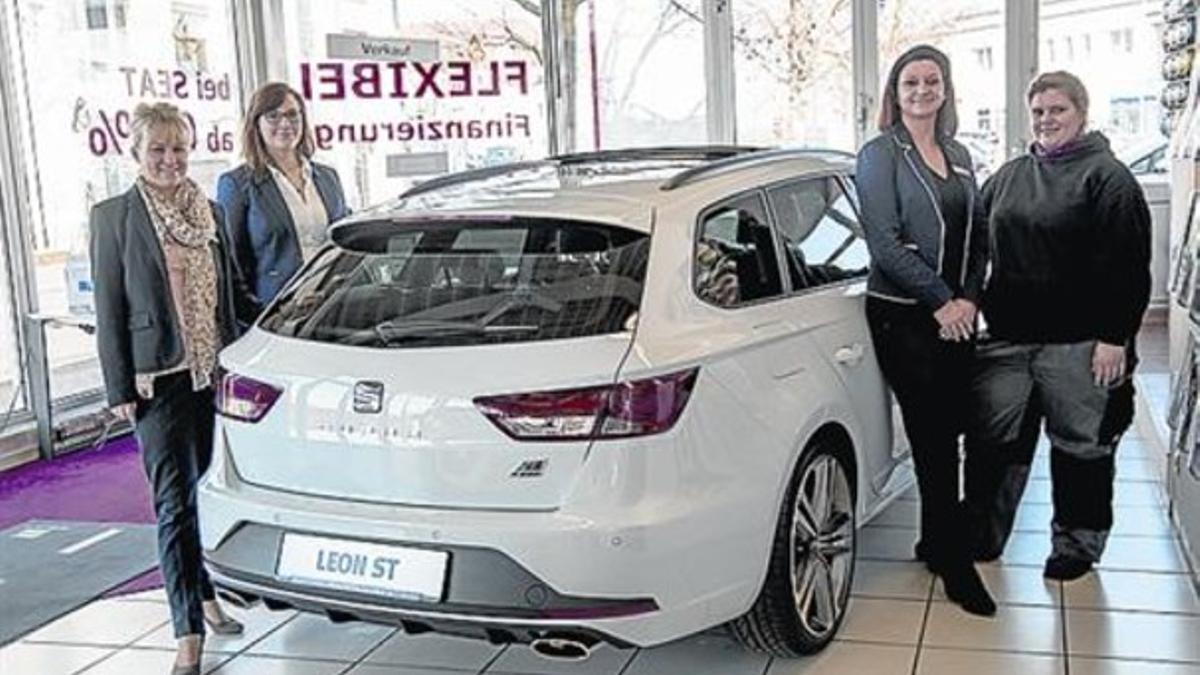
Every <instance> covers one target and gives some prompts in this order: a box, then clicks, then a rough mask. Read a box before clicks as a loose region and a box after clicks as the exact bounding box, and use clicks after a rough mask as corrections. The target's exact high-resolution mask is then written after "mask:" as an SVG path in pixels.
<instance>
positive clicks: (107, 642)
mask: <svg viewBox="0 0 1200 675" xmlns="http://www.w3.org/2000/svg"><path fill="white" fill-rule="evenodd" d="M170 618H171V616H170V610H169V609H168V608H167V606H166V605H160V604H158V603H154V602H122V601H120V600H100V601H97V602H93V603H92V604H90V605H87V606H85V607H83V608H81V609H78V610H75V611H74V612H73V613H71V614H68V615H67V616H65V617H63V618H61V619H58V620H57V621H54V622H52V623H50V624H49V625H47V626H44V627H42V628H39V629H38V630H36V631H34V632H33V633H31V634H29V635H28V636H26V637H25V641H26V642H68V643H72V644H83V645H104V646H117V647H123V646H125V645H127V644H129V643H131V642H133V641H134V640H136V639H138V638H140V637H142V636H143V635H145V634H146V633H149V632H150V631H152V630H154V629H155V628H157V627H159V626H162V625H163V624H165V623H167V622H168V621H169V620H170Z"/></svg>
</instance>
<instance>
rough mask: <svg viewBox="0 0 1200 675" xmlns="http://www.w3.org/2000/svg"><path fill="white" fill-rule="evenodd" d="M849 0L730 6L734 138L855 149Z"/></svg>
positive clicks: (756, 0)
mask: <svg viewBox="0 0 1200 675" xmlns="http://www.w3.org/2000/svg"><path fill="white" fill-rule="evenodd" d="M850 10H851V7H850V3H848V2H842V1H841V0H810V1H809V2H790V1H789V0H740V1H739V2H736V3H734V5H733V56H734V69H735V71H734V72H735V73H736V75H737V139H738V142H739V143H743V144H747V145H802V146H809V147H824V148H835V149H840V150H847V151H853V150H854V124H853V121H854V94H853V90H854V78H853V70H852V67H853V64H852V59H853V57H852V55H851V45H852V44H853V35H852V33H851V11H850Z"/></svg>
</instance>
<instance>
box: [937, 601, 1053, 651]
mask: <svg viewBox="0 0 1200 675" xmlns="http://www.w3.org/2000/svg"><path fill="white" fill-rule="evenodd" d="M1061 617H1062V615H1061V613H1060V610H1059V609H1058V608H1057V607H1024V606H1017V605H1000V606H999V608H998V609H997V611H996V616H994V617H981V616H975V615H972V614H968V613H966V612H964V611H963V610H962V609H961V608H960V607H958V605H954V604H951V603H947V602H935V603H933V606H932V607H931V608H930V612H929V622H928V625H926V627H925V638H924V640H923V642H922V644H923V645H924V646H926V647H950V648H954V649H979V650H994V651H1004V652H1037V653H1044V654H1061V653H1062V648H1063V643H1062V618H1061Z"/></svg>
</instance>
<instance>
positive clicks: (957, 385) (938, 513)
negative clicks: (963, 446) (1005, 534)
mask: <svg viewBox="0 0 1200 675" xmlns="http://www.w3.org/2000/svg"><path fill="white" fill-rule="evenodd" d="M867 321H868V324H869V325H870V328H871V341H872V342H873V343H874V345H875V353H876V355H877V356H878V359H879V366H880V368H881V369H882V370H883V375H884V377H885V378H886V379H887V382H888V385H889V386H890V387H891V389H892V392H893V393H894V394H895V396H896V400H897V401H898V402H899V404H900V412H901V415H902V417H903V419H904V428H905V431H906V432H907V434H908V440H909V443H910V444H911V445H912V457H913V463H914V465H915V467H916V473H917V487H918V489H919V490H920V492H921V543H920V544H919V548H920V550H921V552H922V557H924V558H925V560H926V561H927V562H929V563H932V564H933V565H935V566H938V565H942V566H944V565H947V564H949V565H954V564H959V563H962V562H964V561H968V560H970V548H969V541H968V539H967V537H966V536H965V528H966V524H967V521H966V515H965V511H964V507H963V504H962V502H961V500H960V497H959V494H960V490H959V486H960V481H959V464H960V460H959V437H960V435H961V433H962V429H963V424H964V421H965V416H966V412H967V408H966V403H967V391H968V385H969V379H970V372H971V371H970V368H971V359H972V350H973V347H972V345H971V343H969V342H961V343H960V342H952V341H948V340H942V339H941V338H939V337H938V324H937V321H935V320H934V318H933V315H932V313H931V312H930V311H929V310H928V309H925V308H924V307H920V306H915V305H901V304H899V303H893V302H888V301H886V300H880V299H878V298H868V299H867Z"/></svg>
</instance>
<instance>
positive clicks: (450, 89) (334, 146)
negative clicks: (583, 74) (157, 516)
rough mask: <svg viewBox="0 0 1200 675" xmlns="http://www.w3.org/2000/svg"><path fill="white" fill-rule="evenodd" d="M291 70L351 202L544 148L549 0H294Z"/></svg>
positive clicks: (289, 25) (385, 196)
mask: <svg viewBox="0 0 1200 675" xmlns="http://www.w3.org/2000/svg"><path fill="white" fill-rule="evenodd" d="M283 19H284V27H285V35H286V45H285V49H286V55H287V58H286V66H285V67H286V69H287V72H286V74H283V75H278V74H277V76H279V77H282V78H283V79H286V80H287V81H288V82H290V83H291V84H292V86H294V87H295V88H296V89H297V90H298V91H300V93H301V94H302V95H303V96H304V98H305V100H306V103H307V105H308V106H309V108H310V115H309V116H310V118H311V120H312V123H313V127H314V132H315V137H316V144H317V155H316V159H317V160H318V161H322V162H326V163H328V164H331V165H333V166H334V168H336V169H337V170H338V173H339V175H340V176H341V180H342V186H343V188H344V189H345V191H346V197H347V200H348V201H349V203H350V206H351V208H354V209H361V208H363V207H365V206H367V205H371V204H376V203H380V202H382V201H385V200H389V199H392V198H395V197H396V196H398V195H399V194H400V193H401V192H403V191H404V190H405V189H406V188H408V187H409V186H411V185H412V184H413V183H414V182H415V181H419V180H423V179H426V178H429V177H430V176H434V175H437V174H442V173H446V172H447V171H461V170H463V169H473V168H479V167H485V166H492V165H496V164H502V163H506V162H512V161H517V160H522V159H532V158H536V157H542V156H544V155H545V154H546V147H547V141H546V115H545V104H546V96H545V89H544V86H543V74H542V72H543V66H542V63H543V59H544V58H545V54H544V53H543V50H542V25H541V7H540V5H539V4H538V3H536V2H517V1H514V0H405V2H383V1H380V0H344V1H342V2H326V1H325V0H319V1H318V0H296V1H295V2H289V3H286V4H285V5H284V16H283Z"/></svg>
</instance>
